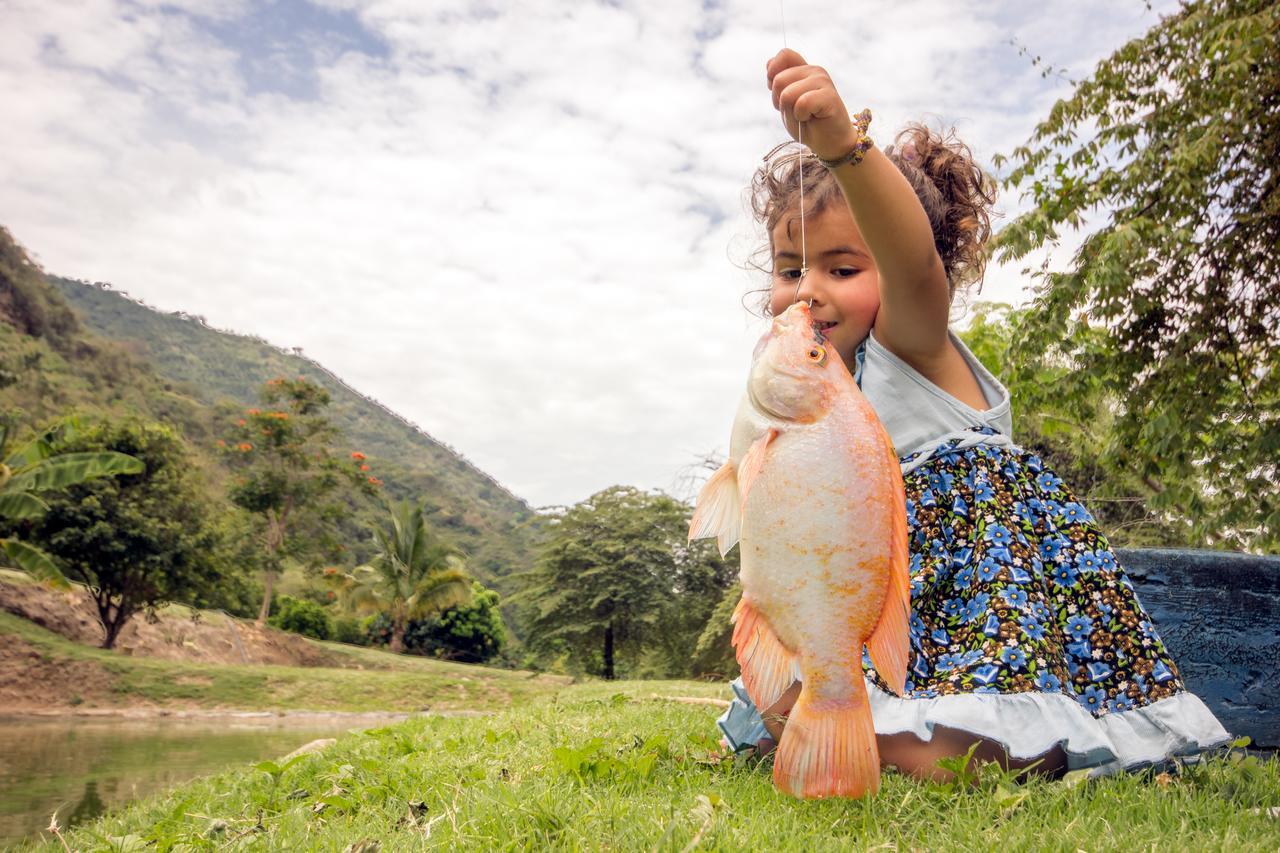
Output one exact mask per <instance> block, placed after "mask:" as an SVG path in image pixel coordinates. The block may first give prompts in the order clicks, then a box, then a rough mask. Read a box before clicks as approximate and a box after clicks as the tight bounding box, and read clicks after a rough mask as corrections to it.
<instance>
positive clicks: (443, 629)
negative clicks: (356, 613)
mask: <svg viewBox="0 0 1280 853" xmlns="http://www.w3.org/2000/svg"><path fill="white" fill-rule="evenodd" d="M499 600H500V599H499V596H498V593H497V592H495V591H494V590H491V589H486V588H485V587H484V585H483V584H481V583H480V582H479V581H475V582H473V583H472V584H471V601H470V602H469V603H466V604H459V605H455V606H453V607H449V608H446V609H445V610H443V611H442V612H441V613H440V614H439V615H438V616H429V617H427V618H426V619H410V620H409V621H408V623H407V624H406V626H405V632H404V650H405V651H406V652H409V653H411V654H419V655H427V656H429V657H436V658H440V659H443V660H454V661H459V662H461V663H485V662H487V661H490V660H493V659H494V658H496V657H497V656H498V655H499V654H501V652H502V650H503V647H504V646H505V644H506V640H507V629H506V626H505V625H504V624H503V622H502V613H501V611H499V609H498V602H499ZM368 640H369V641H371V642H374V643H378V644H384V643H389V642H390V640H391V620H390V619H389V618H388V617H387V616H386V615H385V614H382V613H379V614H378V615H377V616H375V617H373V619H372V620H371V621H370V624H369V628H368Z"/></svg>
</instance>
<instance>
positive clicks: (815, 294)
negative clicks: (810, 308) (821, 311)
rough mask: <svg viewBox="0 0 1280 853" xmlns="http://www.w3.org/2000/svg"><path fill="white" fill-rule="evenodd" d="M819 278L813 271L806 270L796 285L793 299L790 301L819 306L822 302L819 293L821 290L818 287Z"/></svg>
mask: <svg viewBox="0 0 1280 853" xmlns="http://www.w3.org/2000/svg"><path fill="white" fill-rule="evenodd" d="M819 278H820V276H819V275H818V274H817V273H815V272H814V271H813V270H806V271H805V272H804V274H802V275H801V276H800V281H799V282H797V284H796V292H795V298H794V299H793V300H792V301H793V302H808V303H809V304H811V305H812V304H815V303H817V304H820V303H821V302H822V299H821V293H820V291H821V289H822V288H821V287H820V286H819V282H818V279H819Z"/></svg>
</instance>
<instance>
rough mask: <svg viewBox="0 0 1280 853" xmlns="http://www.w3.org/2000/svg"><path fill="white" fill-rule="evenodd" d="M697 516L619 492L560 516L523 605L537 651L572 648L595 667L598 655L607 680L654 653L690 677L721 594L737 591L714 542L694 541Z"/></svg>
mask: <svg viewBox="0 0 1280 853" xmlns="http://www.w3.org/2000/svg"><path fill="white" fill-rule="evenodd" d="M689 515H690V511H689V507H688V506H687V505H685V504H683V503H681V502H679V501H677V500H675V499H674V498H671V497H669V496H668V495H664V494H660V493H651V492H643V491H640V490H638V489H635V488H631V487H629V486H614V487H612V488H609V489H605V490H604V491H602V492H598V493H596V494H594V495H592V496H591V497H590V498H588V499H587V500H585V501H583V502H582V503H579V504H577V505H576V506H573V507H571V508H570V509H568V510H565V511H563V512H561V513H559V514H558V515H556V516H554V517H552V518H551V519H550V520H549V523H550V529H549V531H548V535H547V537H546V541H545V542H544V543H543V545H542V547H541V550H540V553H539V556H538V560H537V565H536V566H535V568H534V569H533V570H532V571H531V572H528V573H526V574H525V575H523V576H521V581H522V584H523V588H522V590H521V591H520V593H519V594H518V595H517V596H516V600H517V601H520V602H522V603H525V604H526V605H527V607H526V613H527V615H526V624H525V629H526V632H527V633H528V635H529V638H530V640H529V641H530V644H531V645H533V646H534V647H536V648H540V649H542V650H545V651H553V650H555V649H556V648H557V646H559V645H564V646H566V647H567V648H568V649H569V650H570V651H571V652H572V653H573V654H574V655H575V657H576V658H577V659H578V661H579V662H580V664H582V665H584V666H586V667H592V664H593V663H594V660H595V659H596V655H597V654H598V655H599V657H598V660H599V662H600V664H599V672H600V673H601V674H602V675H603V676H604V677H605V678H607V679H612V678H614V677H615V676H616V675H617V665H616V664H617V660H618V658H626V659H629V660H631V661H635V660H637V659H638V658H639V656H640V655H641V654H642V653H643V652H645V651H649V652H653V651H655V650H657V651H658V652H660V653H665V654H666V655H667V656H668V665H671V666H679V668H680V669H681V670H682V671H683V670H685V669H686V668H687V666H688V661H689V656H690V654H691V653H692V651H693V648H694V646H695V645H696V642H697V638H698V634H699V633H700V632H701V630H702V627H703V624H704V623H705V622H706V618H707V616H708V615H709V614H710V612H711V610H712V609H713V608H714V607H715V605H716V602H717V601H719V599H720V595H721V592H720V590H719V589H716V590H715V591H712V590H713V588H715V587H718V586H719V587H720V588H721V589H722V585H727V583H728V582H729V581H728V580H726V579H725V575H727V574H728V573H729V570H727V569H725V568H724V565H723V562H722V561H721V563H720V565H719V566H718V567H717V566H714V565H711V564H709V563H708V562H707V560H706V555H707V553H709V551H708V549H707V546H706V544H705V543H695V544H690V543H689V542H688V530H689ZM717 560H718V558H717ZM670 658H676V659H677V660H674V661H673V660H670ZM592 668H593V667H592Z"/></svg>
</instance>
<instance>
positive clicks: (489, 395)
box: [0, 0, 1154, 504]
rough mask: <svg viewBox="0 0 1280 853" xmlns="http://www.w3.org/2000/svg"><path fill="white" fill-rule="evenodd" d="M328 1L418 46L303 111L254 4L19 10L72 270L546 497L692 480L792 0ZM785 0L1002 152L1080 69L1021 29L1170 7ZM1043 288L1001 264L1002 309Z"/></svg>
mask: <svg viewBox="0 0 1280 853" xmlns="http://www.w3.org/2000/svg"><path fill="white" fill-rule="evenodd" d="M292 2H293V3H294V4H295V5H299V8H302V7H301V6H300V4H301V0H292ZM325 5H326V6H327V7H328V8H330V9H340V10H344V11H346V12H348V13H351V14H353V15H354V16H355V17H356V18H358V19H359V20H360V21H361V22H362V23H363V25H364V26H365V27H366V28H367V29H368V30H369V34H371V35H372V37H374V38H376V39H378V40H380V41H381V42H382V43H385V45H386V47H387V49H386V53H385V55H365V54H361V53H359V52H356V51H353V50H344V49H339V47H333V49H331V50H326V49H317V50H314V51H308V52H302V53H299V54H297V55H309V56H315V57H318V58H319V60H318V61H320V62H322V63H323V64H322V65H320V66H318V67H316V68H314V69H298V68H294V67H291V68H289V69H288V73H291V74H292V73H297V72H299V71H300V70H301V71H308V72H309V73H310V72H313V73H314V75H315V79H316V81H317V83H316V90H315V97H314V98H301V99H295V98H290V97H288V96H286V95H284V94H281V93H279V92H272V91H259V90H258V89H256V88H254V87H251V86H250V85H249V84H248V82H247V81H246V80H245V79H244V77H243V76H242V75H243V65H242V62H243V61H246V60H248V61H257V62H258V63H259V66H258V67H259V68H269V67H270V64H269V63H270V62H271V61H275V60H274V59H273V58H272V57H270V56H242V55H241V54H242V51H244V50H246V48H245V46H244V45H239V44H236V43H234V42H228V41H224V40H223V39H224V38H226V36H225V32H227V30H226V29H225V28H223V29H217V28H216V27H214V26H213V24H214V23H217V24H219V25H221V24H225V23H227V22H235V21H236V20H237V18H238V16H242V15H246V14H249V12H248V10H249V8H250V7H249V6H248V5H247V4H241V3H229V2H228V3H208V4H199V3H195V2H191V3H185V4H182V5H181V6H178V5H175V4H173V3H164V4H159V3H150V2H148V3H145V4H143V3H137V2H129V0H94V2H81V3H70V2H52V3H43V2H42V3H33V2H10V3H8V4H7V5H6V11H5V21H6V26H5V28H4V30H3V31H0V87H3V89H4V91H6V92H7V93H10V94H9V96H8V97H7V99H6V118H7V120H8V122H9V126H8V127H7V128H6V145H5V146H4V147H3V149H2V150H0V222H3V223H5V224H6V225H8V226H9V227H10V228H11V229H12V230H13V231H14V233H15V234H16V235H17V236H18V238H19V239H21V240H22V241H24V242H25V243H26V244H27V245H28V246H30V247H31V248H32V249H33V250H34V251H35V252H36V253H37V254H38V255H39V256H40V257H41V259H42V261H43V262H44V263H45V265H46V267H47V268H49V269H51V270H52V271H54V272H57V273H60V274H63V275H71V276H79V277H85V278H90V279H95V280H106V281H110V282H112V283H114V284H115V285H116V286H118V287H120V288H123V289H126V290H128V291H129V292H130V293H131V294H133V295H135V296H137V297H139V298H142V299H144V300H145V301H147V302H148V303H150V304H154V305H157V306H160V307H162V308H164V309H168V310H185V311H188V312H191V313H196V314H201V315H204V316H206V317H207V318H209V320H210V322H211V323H213V324H214V325H216V326H219V327H222V328H229V329H235V330H238V331H241V332H245V333H251V334H256V335H260V336H262V337H264V338H266V339H268V340H270V341H272V342H274V343H276V344H279V345H283V346H301V347H303V348H304V349H305V350H306V352H307V353H308V354H309V355H311V356H312V357H314V358H317V359H318V360H320V361H321V362H322V363H324V364H325V365H326V366H328V367H330V368H331V369H332V370H334V371H335V372H336V373H337V374H339V375H340V376H342V377H344V379H346V380H347V381H348V382H350V383H351V384H353V385H354V386H355V387H357V388H359V389H361V390H362V391H363V392H365V393H368V394H370V395H371V396H374V397H376V398H378V399H380V400H382V401H383V402H385V403H386V404H387V405H389V406H390V407H391V408H393V409H395V410H396V411H399V412H401V413H402V414H404V415H405V416H406V417H408V418H410V419H411V420H414V421H416V422H417V423H420V424H422V425H423V426H424V427H425V428H426V429H427V430H428V431H429V432H431V433H432V434H433V435H435V436H436V437H438V438H439V439H441V440H443V441H446V442H448V443H449V444H451V445H453V446H454V447H456V448H458V449H459V450H461V451H462V452H463V453H465V454H466V455H467V456H468V457H469V458H470V459H471V460H473V461H474V462H475V463H476V464H478V465H479V466H480V467H481V468H483V469H485V470H486V471H488V472H490V473H491V474H493V475H494V476H495V477H496V478H497V479H499V480H500V481H501V482H503V483H504V484H505V485H507V486H508V487H510V488H511V489H512V490H513V491H515V492H516V493H517V494H519V495H522V496H524V497H526V498H527V499H529V500H530V501H532V502H533V503H535V504H547V503H571V502H575V501H577V500H580V499H582V498H583V497H586V496H587V495H588V494H590V493H591V492H592V491H594V490H596V489H599V488H603V487H605V486H608V485H611V484H614V483H632V484H636V485H640V486H646V487H660V488H661V487H669V486H671V485H672V483H673V481H674V479H675V478H676V477H677V475H678V474H679V471H680V469H681V467H682V466H684V465H686V464H687V463H689V462H690V461H692V460H693V459H694V457H696V456H697V455H699V454H701V453H704V452H707V451H711V450H713V449H716V448H723V447H724V445H725V444H726V442H727V437H728V436H727V433H728V427H729V419H730V418H731V416H732V410H733V404H734V400H735V398H736V396H737V394H738V389H739V388H740V386H741V382H742V379H743V376H744V375H745V368H746V357H747V355H748V353H749V352H750V346H751V343H752V342H753V340H754V338H755V337H756V335H758V333H759V323H758V322H756V321H753V320H752V318H750V316H749V315H748V314H747V313H746V312H745V311H744V310H743V309H742V307H741V299H742V294H743V293H744V292H745V291H746V290H748V289H749V288H750V287H751V286H752V285H751V279H750V278H749V277H748V276H747V275H746V274H744V273H743V272H742V271H741V270H739V269H737V268H735V266H734V265H733V264H732V263H731V262H730V260H729V257H728V256H730V255H731V256H732V257H733V258H734V259H735V260H740V259H741V258H742V257H743V256H744V255H745V254H746V253H747V251H749V249H750V248H751V247H752V241H753V239H754V237H753V226H752V224H751V223H750V222H749V221H748V218H747V216H746V214H745V213H744V209H743V204H742V191H743V187H744V186H745V184H746V183H747V181H748V179H749V177H750V173H751V171H752V169H753V168H754V167H755V165H756V164H757V163H758V162H759V157H760V156H761V154H762V153H763V152H764V151H765V150H767V149H768V148H769V147H771V146H772V145H773V144H774V143H775V142H776V141H778V140H779V139H780V138H781V129H780V126H779V124H778V122H777V119H776V116H775V115H774V114H773V113H772V111H771V108H770V105H769V99H768V98H769V96H768V92H767V90H766V89H765V86H764V62H765V60H766V59H767V58H768V56H770V55H771V54H772V53H773V52H774V51H775V50H776V49H777V48H778V47H779V46H780V43H781V41H782V38H781V22H780V20H779V19H778V11H777V7H776V6H774V5H770V4H760V3H744V2H725V3H723V4H721V3H706V4H688V3H677V2H666V3H659V4H652V3H650V4H632V3H619V4H585V3H566V2H554V3H538V4H532V3H525V4H488V5H486V4H481V3H475V2H455V3H452V4H448V5H446V4H444V3H432V4H422V3H417V2H409V0H371V2H367V3H359V2H347V1H346V0H327V2H326V3H325ZM703 7H705V8H703ZM786 13H787V42H788V44H789V45H790V46H791V47H793V48H795V49H798V50H801V51H802V52H805V53H806V54H807V55H808V56H809V57H810V58H811V59H812V60H814V61H820V62H822V63H826V64H827V67H828V68H829V70H830V71H831V72H832V74H833V76H834V78H835V79H836V81H837V83H838V84H839V85H840V86H841V87H842V90H843V91H844V92H845V93H846V95H847V97H848V100H849V101H850V102H851V104H854V105H856V106H861V105H863V104H867V105H870V106H872V107H873V108H874V109H875V110H876V115H877V117H876V125H875V126H874V129H875V130H876V131H877V136H878V137H879V138H880V139H881V140H882V141H884V140H886V139H887V138H888V136H887V135H888V133H889V132H890V130H891V129H892V128H894V127H896V126H899V125H901V124H902V123H903V122H905V121H907V120H908V119H911V118H916V117H921V116H922V115H926V114H927V115H932V116H934V117H937V118H939V119H941V120H944V121H948V122H956V123H958V125H959V127H960V129H961V131H962V133H963V135H964V136H965V137H966V139H967V140H968V141H970V143H971V144H972V145H973V146H974V149H975V151H977V152H978V154H979V155H980V156H982V157H989V156H990V155H991V154H992V153H994V152H996V151H999V150H1006V151H1007V150H1009V149H1010V148H1011V147H1012V146H1013V145H1015V144H1018V143H1020V142H1022V141H1024V140H1025V138H1026V136H1027V134H1028V132H1029V131H1030V129H1031V127H1032V126H1033V124H1034V122H1035V120H1036V119H1037V118H1038V117H1040V116H1042V115H1043V114H1044V113H1045V111H1046V110H1047V107H1048V105H1049V104H1050V103H1051V102H1052V99H1053V98H1055V97H1058V96H1060V95H1061V94H1063V93H1064V92H1066V91H1067V90H1068V86H1067V83H1066V82H1065V81H1063V80H1061V79H1059V78H1056V77H1050V78H1048V79H1044V78H1041V77H1040V75H1039V71H1038V70H1037V69H1035V68H1033V67H1032V66H1031V65H1030V64H1029V63H1028V62H1027V61H1026V60H1024V59H1021V58H1019V57H1017V55H1016V52H1015V50H1014V49H1013V48H1012V47H1011V46H1009V45H1007V44H1005V42H1006V41H1007V40H1008V39H1010V38H1017V39H1018V40H1019V41H1020V42H1022V43H1024V44H1027V45H1028V46H1030V47H1032V48H1034V49H1035V50H1038V51H1040V52H1042V53H1043V52H1045V51H1046V50H1051V51H1052V53H1050V54H1049V55H1047V58H1048V59H1050V61H1052V62H1053V63H1055V64H1064V65H1066V66H1067V67H1068V68H1069V69H1070V70H1071V71H1072V72H1073V73H1076V74H1081V73H1084V72H1085V71H1087V70H1088V67H1089V66H1091V65H1092V63H1093V62H1096V60H1097V59H1098V58H1099V57H1100V56H1103V55H1105V54H1106V53H1108V52H1109V51H1110V50H1111V49H1113V48H1114V47H1115V46H1118V45H1119V44H1120V43H1121V42H1122V41H1123V40H1124V39H1125V38H1127V37H1130V36H1133V35H1136V34H1138V33H1140V32H1141V31H1142V30H1143V29H1144V28H1145V27H1146V26H1149V25H1150V23H1151V22H1152V21H1154V17H1153V16H1151V15H1149V14H1148V15H1146V16H1145V17H1144V16H1138V15H1134V16H1130V17H1127V18H1123V19H1121V18H1122V16H1119V15H1118V14H1117V13H1116V12H1115V11H1114V10H1113V8H1112V7H1110V6H1106V5H1103V4H1101V3H1100V2H1087V3H1084V4H1081V3H1075V4H1066V3H1056V4H1053V5H1052V6H1051V7H1049V8H1048V10H1047V11H1046V12H1045V13H1043V15H1041V16H1039V17H1032V16H1030V15H1028V14H1027V13H1026V12H1025V11H1024V8H1023V7H1022V6H1020V5H1019V4H1012V3H1006V4H1001V5H994V6H993V5H991V4H979V3H976V2H965V3H955V2H943V0H917V2H909V3H890V2H866V3H858V4H832V3H829V2H821V3H819V2H816V0H789V2H787V3H786ZM335 20H336V19H335ZM353 20H354V19H353ZM218 33H223V35H221V36H220V35H218ZM307 38H309V39H313V40H314V39H316V38H318V36H317V35H316V34H315V33H314V32H312V33H309V34H308V36H307ZM347 43H348V42H347V41H345V40H337V39H335V41H334V44H335V45H340V44H342V45H344V44H347ZM321 47H323V45H321ZM289 55H290V56H291V57H295V59H296V56H295V54H292V53H291V54H289ZM1003 204H1004V206H1005V208H1006V209H1009V210H1012V209H1014V208H1015V207H1016V205H1017V201H1016V200H1006V201H1005V202H1004V203H1003ZM1024 284H1025V281H1024V280H1023V278H1022V277H1021V276H1020V274H1019V273H1017V272H1016V270H1012V271H1011V270H1005V269H998V270H992V272H991V274H990V276H989V282H988V286H987V288H986V290H985V291H984V297H985V298H1001V299H1006V300H1009V301H1017V300H1018V299H1019V298H1020V294H1021V289H1022V287H1023V285H1024Z"/></svg>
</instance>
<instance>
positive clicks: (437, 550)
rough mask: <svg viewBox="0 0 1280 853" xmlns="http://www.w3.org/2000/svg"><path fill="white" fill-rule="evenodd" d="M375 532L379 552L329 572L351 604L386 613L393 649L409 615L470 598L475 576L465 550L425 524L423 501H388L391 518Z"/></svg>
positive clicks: (398, 644)
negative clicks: (348, 567) (466, 567)
mask: <svg viewBox="0 0 1280 853" xmlns="http://www.w3.org/2000/svg"><path fill="white" fill-rule="evenodd" d="M374 538H375V540H376V542H377V548H378V552H377V554H376V556H374V558H373V559H372V560H370V561H369V563H368V564H367V565H364V566H359V567H357V568H356V569H355V570H354V571H352V572H349V573H341V572H339V571H338V570H337V569H335V568H330V569H326V570H325V573H326V575H327V576H328V577H329V578H331V579H332V581H333V582H334V583H335V584H336V585H337V586H338V588H339V589H340V590H341V591H342V593H343V598H344V599H345V600H346V601H347V602H348V603H349V604H350V605H352V606H354V607H356V608H358V609H364V610H374V611H377V612H380V613H385V614H386V616H387V618H388V619H389V620H390V623H391V637H390V649H391V651H393V652H397V653H399V652H402V651H404V636H405V631H406V630H407V628H408V625H409V620H410V619H412V618H415V617H416V618H419V619H421V618H422V617H424V616H429V615H434V614H436V613H439V612H440V611H441V610H444V609H445V608H447V607H451V606H456V605H459V604H462V603H464V602H466V601H467V600H468V599H469V597H470V594H471V578H470V577H469V576H468V575H467V573H466V571H465V570H464V568H463V566H464V563H463V559H462V555H461V554H459V553H458V552H457V550H456V549H454V548H453V547H452V546H450V545H448V544H447V543H446V542H444V541H443V540H442V539H441V538H440V537H439V536H437V535H436V534H435V533H434V532H433V531H432V530H431V529H430V528H429V527H428V526H427V522H426V517H425V516H424V514H423V509H422V507H421V506H418V505H416V504H412V503H409V502H408V501H402V502H400V503H399V504H396V505H394V506H392V507H389V508H388V519H387V522H386V524H385V526H380V527H377V528H375V529H374Z"/></svg>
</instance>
